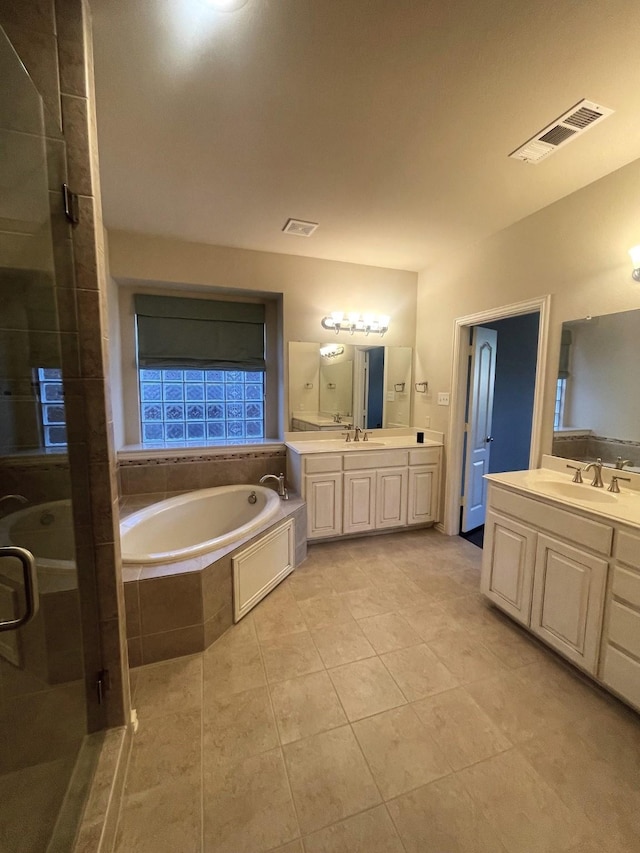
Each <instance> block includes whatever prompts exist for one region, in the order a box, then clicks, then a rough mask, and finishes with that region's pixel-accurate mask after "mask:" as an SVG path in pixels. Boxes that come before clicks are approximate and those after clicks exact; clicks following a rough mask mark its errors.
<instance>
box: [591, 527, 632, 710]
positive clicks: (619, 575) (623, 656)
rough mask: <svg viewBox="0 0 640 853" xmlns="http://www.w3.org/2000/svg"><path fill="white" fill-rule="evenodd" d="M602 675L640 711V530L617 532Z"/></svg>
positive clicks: (615, 690)
mask: <svg viewBox="0 0 640 853" xmlns="http://www.w3.org/2000/svg"><path fill="white" fill-rule="evenodd" d="M613 556H614V561H613V563H612V566H611V577H610V583H609V592H608V596H607V612H606V615H605V624H604V636H603V643H602V663H601V667H600V678H601V680H602V682H603V683H604V684H606V686H607V687H610V688H611V689H612V690H613V691H614V692H615V693H617V694H618V695H619V696H621V697H622V698H624V699H626V700H627V701H628V702H630V703H631V704H632V705H634V706H635V707H636V708H637V709H639V710H640V531H637V530H629V529H624V528H623V529H621V530H618V532H617V534H616V541H615V546H614V551H613Z"/></svg>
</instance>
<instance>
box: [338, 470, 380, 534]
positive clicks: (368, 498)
mask: <svg viewBox="0 0 640 853" xmlns="http://www.w3.org/2000/svg"><path fill="white" fill-rule="evenodd" d="M375 526H376V472H375V471H349V472H348V473H346V474H345V475H344V512H343V532H344V533H358V532H360V531H364V530H373V529H374V528H375Z"/></svg>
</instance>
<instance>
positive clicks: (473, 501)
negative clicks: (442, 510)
mask: <svg viewBox="0 0 640 853" xmlns="http://www.w3.org/2000/svg"><path fill="white" fill-rule="evenodd" d="M473 337H474V341H473V346H472V348H471V364H470V371H469V372H470V382H469V400H468V409H469V411H468V416H467V430H466V437H467V449H466V455H465V466H464V506H463V510H462V532H463V533H464V532H466V531H467V530H473V529H474V527H480V525H481V524H484V515H485V508H486V503H487V484H486V480H484V479H483V478H484V475H485V474H487V473H488V471H489V454H490V451H491V442H492V441H493V439H492V437H491V416H492V414H493V386H494V383H495V378H496V349H497V343H498V333H497V332H496V331H494V330H493V329H483V328H482V326H475V327H474V330H473Z"/></svg>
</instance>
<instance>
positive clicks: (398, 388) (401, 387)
mask: <svg viewBox="0 0 640 853" xmlns="http://www.w3.org/2000/svg"><path fill="white" fill-rule="evenodd" d="M404 386H405V383H404V382H396V383H394V386H393V390H394V391H404Z"/></svg>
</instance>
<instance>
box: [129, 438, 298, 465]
mask: <svg viewBox="0 0 640 853" xmlns="http://www.w3.org/2000/svg"><path fill="white" fill-rule="evenodd" d="M284 447H285V445H284V441H282V440H280V439H278V438H265V439H261V440H259V441H255V440H251V439H238V440H237V441H224V442H222V441H209V442H199V443H196V442H194V443H193V444H188V445H175V444H171V443H168V442H165V443H162V444H161V443H158V444H128V445H125V446H124V447H122V448H120V450H119V451H118V453H117V457H118V462H120V463H121V462H141V461H142V460H143V459H154V460H158V459H167V458H170V459H176V458H177V459H190V458H193V457H200V456H206V457H207V458H215V457H220V456H222V457H226V458H228V457H230V456H239V455H247V454H250V455H252V456H254V455H260V454H261V453H267V452H269V451H273V450H284Z"/></svg>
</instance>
